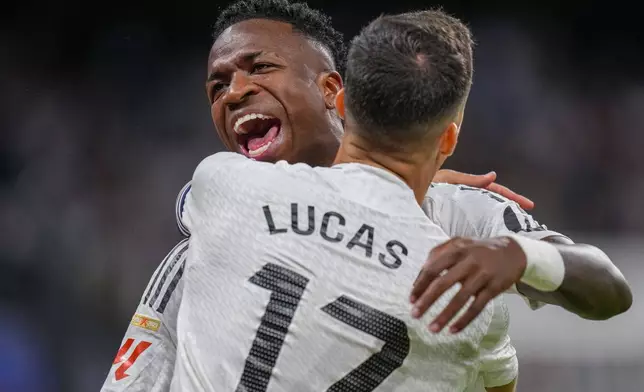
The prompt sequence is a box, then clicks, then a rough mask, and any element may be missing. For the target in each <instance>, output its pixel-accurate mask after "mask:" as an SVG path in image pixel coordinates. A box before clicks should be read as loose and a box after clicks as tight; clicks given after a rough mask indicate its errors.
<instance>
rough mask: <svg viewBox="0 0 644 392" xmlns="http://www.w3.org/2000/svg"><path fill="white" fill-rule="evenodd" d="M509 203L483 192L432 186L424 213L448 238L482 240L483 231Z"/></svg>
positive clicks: (436, 184) (451, 185)
mask: <svg viewBox="0 0 644 392" xmlns="http://www.w3.org/2000/svg"><path fill="white" fill-rule="evenodd" d="M511 204H513V202H512V201H510V200H508V199H506V198H505V197H503V196H501V195H499V194H496V193H494V192H490V191H487V190H485V189H479V188H472V187H468V186H464V185H453V184H444V183H434V184H431V187H430V188H429V190H428V192H427V196H426V197H425V201H424V203H423V210H424V211H425V213H426V214H427V215H428V216H429V218H430V219H432V220H433V221H434V222H436V223H437V224H438V225H440V226H441V227H442V228H443V229H444V230H445V231H447V232H448V233H449V234H450V236H465V237H485V236H486V228H487V227H489V226H490V225H491V222H492V221H495V220H496V219H497V217H498V216H499V214H500V213H502V210H503V208H505V207H506V206H508V205H511Z"/></svg>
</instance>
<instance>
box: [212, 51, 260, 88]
mask: <svg viewBox="0 0 644 392" xmlns="http://www.w3.org/2000/svg"><path fill="white" fill-rule="evenodd" d="M262 54H264V51H263V50H258V51H255V52H249V53H244V54H242V55H240V56H238V57H237V59H236V60H235V62H243V63H249V62H252V61H254V60H255V59H256V58H257V57H259V56H261V55H262ZM213 68H216V67H213ZM223 76H224V74H223V72H217V71H213V72H211V73H210V75H208V80H207V81H208V82H210V81H213V80H215V79H222V78H223Z"/></svg>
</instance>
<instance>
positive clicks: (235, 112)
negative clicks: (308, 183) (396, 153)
mask: <svg viewBox="0 0 644 392" xmlns="http://www.w3.org/2000/svg"><path fill="white" fill-rule="evenodd" d="M285 48H298V50H287V49H285ZM320 52H321V51H320V48H319V47H318V46H317V45H315V44H314V43H312V42H311V41H310V40H308V39H306V38H304V37H303V36H302V35H300V34H297V33H294V32H293V28H292V27H291V25H289V24H287V23H282V22H274V21H267V20H257V19H255V20H248V21H245V22H241V23H238V24H236V25H234V26H232V27H231V28H229V29H227V30H226V31H224V33H223V34H222V35H221V36H219V38H218V39H217V40H216V41H215V43H214V45H213V47H212V50H211V52H210V57H209V61H208V75H209V77H208V82H207V83H206V92H207V94H208V98H209V100H210V103H211V107H210V112H211V115H212V118H213V121H214V123H215V127H216V128H217V133H218V134H219V137H220V139H221V140H222V141H223V142H224V144H225V146H226V148H228V149H229V150H230V151H235V152H238V153H242V150H241V149H240V147H239V145H238V141H237V134H236V133H235V132H234V130H233V124H232V123H233V122H234V118H235V117H238V116H239V115H240V114H245V113H249V112H253V113H256V112H258V113H262V114H266V115H270V116H273V117H277V118H279V119H280V121H281V131H280V134H281V135H280V138H279V140H278V142H277V143H274V144H273V145H272V146H271V148H272V151H270V153H269V154H267V155H266V156H263V157H262V159H261V160H265V161H269V162H275V161H277V160H286V161H288V162H289V163H297V162H306V163H308V164H310V165H313V166H329V165H331V163H332V162H333V158H334V157H335V152H334V153H332V154H331V153H329V151H337V149H338V147H339V145H340V143H339V141H338V138H339V136H340V135H341V134H342V123H341V121H340V119H339V117H337V115H335V114H334V113H333V112H332V111H331V110H329V109H333V108H334V98H335V94H337V92H338V91H339V90H340V89H341V88H342V79H341V78H340V75H339V74H338V73H337V72H335V71H333V70H332V69H333V61H332V59H331V57H330V56H328V55H324V53H320ZM321 54H322V55H321ZM294 129H297V130H298V131H297V132H294V131H293V130H294ZM276 144H277V145H276Z"/></svg>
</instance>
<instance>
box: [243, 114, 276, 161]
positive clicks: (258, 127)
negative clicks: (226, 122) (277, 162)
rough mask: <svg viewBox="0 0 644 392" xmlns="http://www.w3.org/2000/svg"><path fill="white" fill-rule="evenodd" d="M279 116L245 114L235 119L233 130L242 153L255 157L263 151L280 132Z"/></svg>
mask: <svg viewBox="0 0 644 392" xmlns="http://www.w3.org/2000/svg"><path fill="white" fill-rule="evenodd" d="M281 125H282V122H281V121H280V119H279V118H276V117H271V116H266V115H263V114H247V115H245V116H243V117H240V118H239V119H237V121H235V124H234V128H233V130H234V131H235V133H236V134H237V143H239V147H240V149H241V151H242V153H243V154H244V155H246V156H248V157H251V158H257V157H259V156H260V155H262V154H263V153H265V152H266V151H267V150H268V149H269V147H270V146H271V144H273V142H274V141H275V139H276V138H277V136H278V135H279V133H280V130H281Z"/></svg>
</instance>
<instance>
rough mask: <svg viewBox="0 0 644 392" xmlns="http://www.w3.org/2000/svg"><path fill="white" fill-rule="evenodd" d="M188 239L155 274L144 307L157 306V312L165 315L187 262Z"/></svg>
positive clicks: (162, 263) (178, 246) (172, 252)
mask: <svg viewBox="0 0 644 392" xmlns="http://www.w3.org/2000/svg"><path fill="white" fill-rule="evenodd" d="M188 244H189V242H188V238H185V239H183V240H182V241H181V242H179V243H178V244H177V245H176V246H175V247H174V248H173V249H172V250H171V251H170V253H168V255H167V256H166V257H165V258H164V259H163V261H162V262H161V265H160V266H159V268H157V270H156V271H155V272H154V275H153V277H152V282H151V283H150V285H149V286H148V289H147V290H146V293H145V295H144V296H143V302H142V304H143V305H147V306H149V307H151V308H154V307H155V306H156V311H157V312H159V313H163V312H164V311H165V308H166V305H167V304H168V302H169V301H170V298H171V297H172V294H173V293H174V291H175V289H176V288H177V285H178V284H179V281H180V280H181V277H182V276H183V270H184V268H185V262H186V251H187V250H188Z"/></svg>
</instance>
